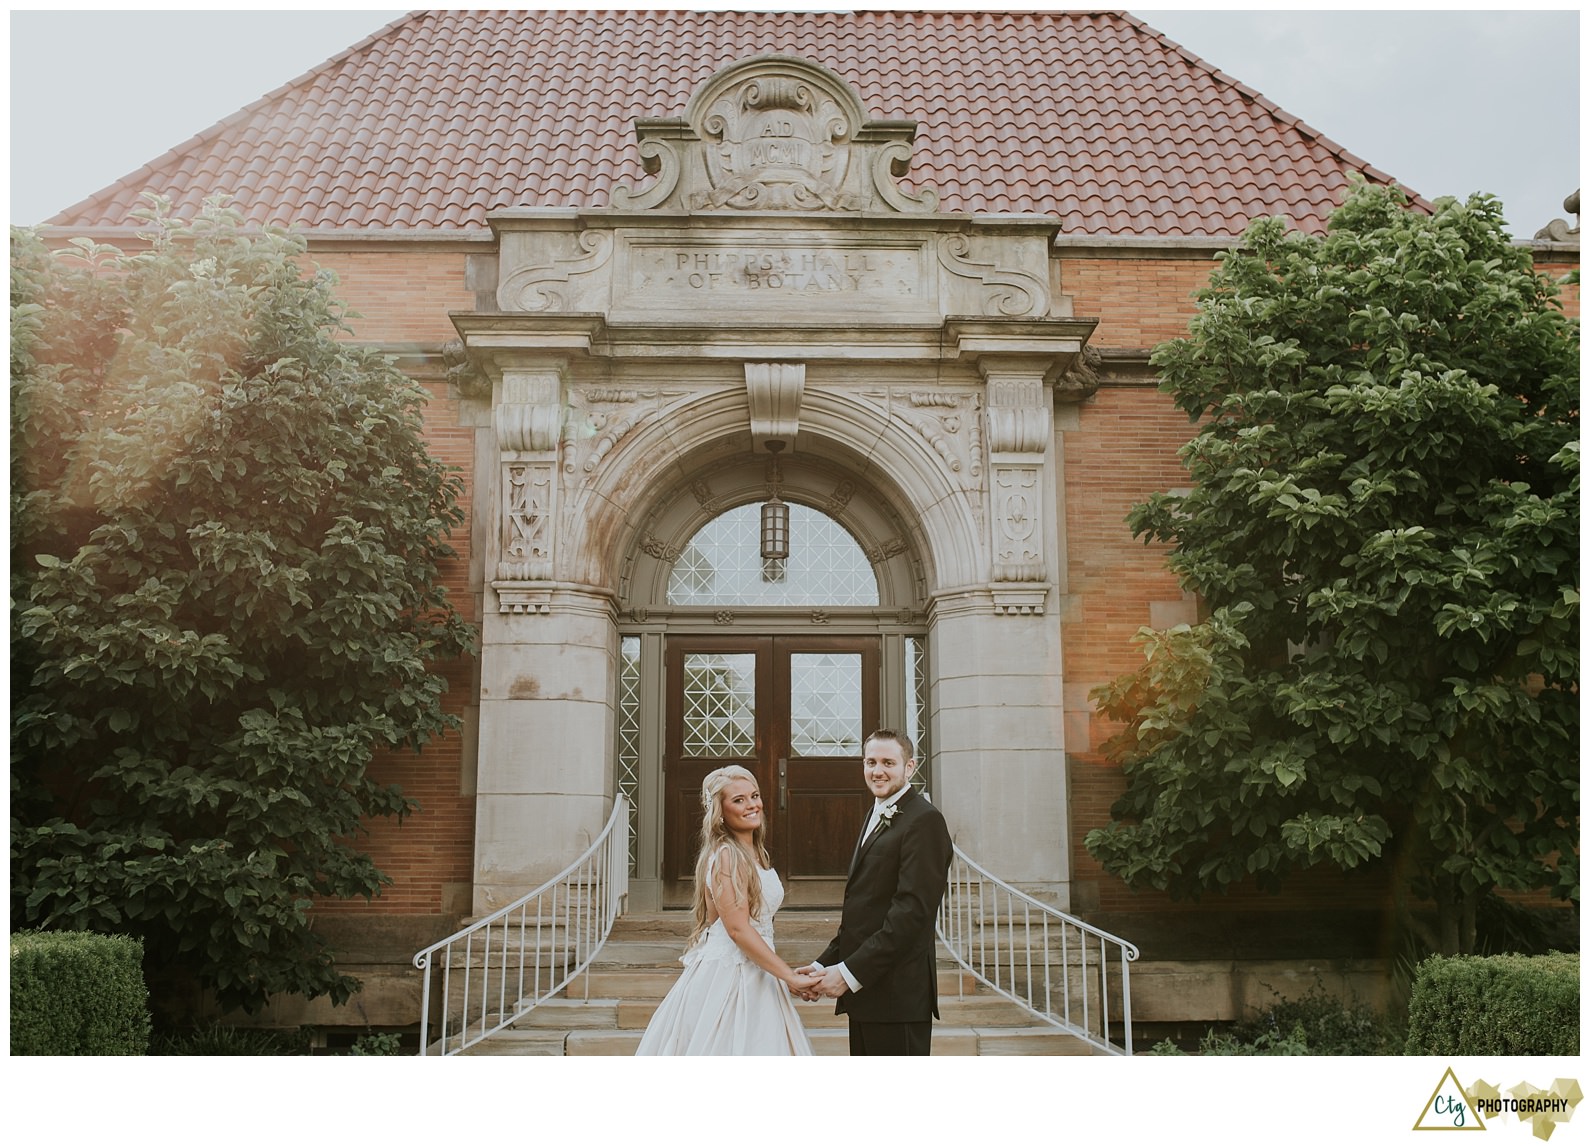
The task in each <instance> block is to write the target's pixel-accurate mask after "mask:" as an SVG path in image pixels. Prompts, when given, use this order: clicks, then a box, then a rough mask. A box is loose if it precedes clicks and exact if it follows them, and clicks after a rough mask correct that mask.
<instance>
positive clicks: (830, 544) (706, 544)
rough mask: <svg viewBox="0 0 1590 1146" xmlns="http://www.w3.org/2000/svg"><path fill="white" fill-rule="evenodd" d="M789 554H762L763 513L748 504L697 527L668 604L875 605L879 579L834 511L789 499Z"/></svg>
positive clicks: (671, 581) (677, 567)
mask: <svg viewBox="0 0 1590 1146" xmlns="http://www.w3.org/2000/svg"><path fill="white" fill-rule="evenodd" d="M789 510H790V526H789V529H790V555H789V557H788V558H785V559H780V560H775V561H764V560H763V559H762V549H761V514H760V510H759V507H758V506H757V505H755V504H754V503H753V504H749V505H742V506H739V507H737V508H735V509H731V510H729V511H728V512H727V513H722V514H719V515H718V516H717V517H715V518H713V519H712V520H711V521H709V522H707V524H706V525H704V526H702V527H701V529H700V530H698V531H697V532H696V535H695V536H694V537H692V538H691V539H690V543H689V544H688V545H687V546H685V550H684V552H683V553H682V554H681V555H680V557H679V560H678V561H676V562H675V563H674V567H673V570H672V571H671V572H670V574H669V576H668V603H669V604H670V605H767V606H777V605H876V604H877V603H878V579H877V577H876V576H875V575H874V574H873V571H872V563H871V562H870V561H868V560H867V555H866V554H865V553H863V552H862V549H861V546H860V545H858V544H857V543H856V539H855V538H854V537H852V536H851V535H850V533H849V532H848V531H846V529H845V527H844V526H842V525H840V524H839V523H838V522H837V521H835V520H834V519H833V518H831V517H829V516H827V515H826V514H824V513H820V512H818V511H817V510H815V509H812V508H811V507H810V506H805V505H793V504H792V505H791V506H790V507H789Z"/></svg>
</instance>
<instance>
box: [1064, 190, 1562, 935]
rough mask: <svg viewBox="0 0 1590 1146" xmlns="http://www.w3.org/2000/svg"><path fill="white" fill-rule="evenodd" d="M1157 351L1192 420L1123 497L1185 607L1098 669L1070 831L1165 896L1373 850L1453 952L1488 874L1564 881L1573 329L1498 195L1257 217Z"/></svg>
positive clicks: (1276, 876) (1365, 865)
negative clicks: (1170, 450) (1321, 228)
mask: <svg viewBox="0 0 1590 1146" xmlns="http://www.w3.org/2000/svg"><path fill="white" fill-rule="evenodd" d="M1153 363H1154V365H1155V367H1156V368H1157V369H1158V371H1159V376H1160V378H1161V387H1160V388H1161V389H1162V390H1163V391H1165V392H1166V393H1167V394H1169V395H1170V396H1171V397H1172V398H1173V400H1174V401H1175V403H1176V404H1177V406H1179V407H1180V408H1181V409H1183V410H1185V411H1186V412H1187V414H1188V415H1189V416H1190V417H1192V418H1194V419H1195V420H1197V421H1198V422H1199V431H1198V434H1197V435H1196V436H1195V437H1194V438H1193V439H1192V440H1191V441H1190V442H1188V444H1187V446H1186V447H1185V448H1184V449H1183V451H1182V454H1181V457H1182V460H1183V462H1184V464H1185V466H1186V468H1187V480H1186V482H1185V483H1184V484H1185V485H1186V486H1187V489H1186V491H1185V492H1181V493H1161V494H1155V495H1153V496H1152V497H1150V499H1149V500H1148V501H1147V502H1145V503H1143V504H1141V505H1139V506H1137V507H1136V508H1135V509H1134V510H1133V511H1132V512H1131V514H1130V515H1129V516H1128V518H1127V521H1128V524H1129V526H1130V528H1131V529H1132V531H1133V532H1134V534H1136V535H1137V536H1138V537H1140V538H1143V539H1144V540H1145V541H1151V542H1162V543H1165V544H1168V545H1170V546H1171V552H1170V554H1169V556H1168V562H1169V566H1170V569H1171V570H1172V571H1173V572H1174V573H1176V574H1177V576H1178V577H1179V578H1180V579H1181V582H1182V586H1183V588H1184V589H1187V590H1189V591H1190V592H1193V593H1196V594H1197V595H1198V597H1199V600H1200V602H1201V603H1202V604H1204V605H1206V606H1207V608H1208V616H1207V619H1206V620H1205V621H1203V622H1202V623H1200V624H1197V625H1191V626H1189V625H1178V626H1175V627H1173V628H1169V629H1165V630H1160V631H1154V630H1144V631H1143V634H1142V644H1143V652H1144V659H1143V661H1142V663H1141V665H1140V666H1139V668H1138V669H1137V670H1136V671H1135V672H1131V673H1128V674H1126V675H1125V676H1122V677H1120V678H1118V679H1117V680H1115V681H1114V682H1112V683H1110V684H1108V685H1106V686H1103V687H1101V688H1100V689H1099V690H1097V691H1096V693H1095V694H1094V695H1095V698H1096V699H1097V701H1098V705H1099V709H1100V711H1101V712H1102V713H1104V714H1105V715H1106V716H1108V717H1110V718H1112V719H1114V720H1118V721H1120V722H1122V723H1123V725H1124V728H1123V729H1122V731H1121V732H1120V733H1119V734H1118V735H1116V736H1115V737H1113V738H1112V739H1111V740H1110V741H1109V742H1108V743H1107V744H1106V745H1105V751H1106V752H1107V753H1108V754H1109V755H1110V757H1111V758H1112V759H1113V760H1115V761H1117V762H1119V763H1120V764H1121V766H1122V768H1123V775H1124V778H1125V781H1126V790H1125V792H1124V794H1123V795H1122V796H1121V798H1120V799H1119V800H1117V801H1116V803H1115V805H1114V806H1113V807H1112V809H1111V815H1112V817H1113V819H1112V821H1111V822H1110V823H1109V824H1108V825H1107V826H1105V827H1102V828H1097V829H1095V830H1093V831H1091V832H1089V833H1088V835H1087V839H1086V844H1087V848H1088V850H1089V852H1091V853H1092V855H1093V856H1094V857H1095V858H1096V859H1098V860H1099V861H1100V862H1101V863H1102V864H1103V865H1104V867H1105V869H1106V870H1107V871H1109V872H1110V873H1111V874H1113V875H1117V876H1119V877H1120V878H1122V879H1123V880H1125V881H1126V882H1127V883H1128V884H1130V885H1131V886H1132V887H1134V888H1156V889H1160V890H1165V891H1169V892H1171V893H1172V894H1174V895H1186V896H1190V897H1196V896H1198V895H1200V894H1202V893H1204V892H1207V891H1224V890H1228V889H1230V888H1232V887H1235V886H1237V885H1239V884H1246V885H1249V886H1252V885H1257V886H1258V887H1260V888H1264V889H1274V888H1278V887H1280V886H1282V885H1284V884H1285V882H1286V881H1287V880H1288V879H1290V878H1291V877H1292V876H1293V875H1295V874H1296V873H1298V872H1301V871H1304V870H1306V869H1309V868H1315V867H1318V868H1322V869H1326V870H1330V869H1335V870H1340V871H1352V870H1365V869H1369V870H1376V871H1380V872H1385V873H1388V874H1390V875H1391V876H1392V877H1393V878H1394V879H1395V881H1396V882H1395V885H1394V887H1393V888H1392V890H1393V892H1394V893H1395V894H1397V895H1400V896H1403V897H1405V898H1407V899H1409V900H1412V901H1419V902H1421V903H1428V905H1429V906H1430V908H1431V911H1432V915H1433V922H1434V927H1432V928H1430V929H1429V934H1428V935H1427V936H1425V937H1424V941H1425V942H1426V944H1427V945H1428V946H1429V947H1430V949H1431V950H1434V951H1439V952H1441V953H1442V954H1447V955H1453V954H1459V953H1464V954H1472V953H1475V952H1476V951H1478V950H1479V948H1478V945H1477V943H1478V919H1477V916H1478V911H1479V906H1480V904H1481V903H1482V902H1483V901H1484V900H1485V899H1486V897H1487V896H1489V895H1490V894H1491V893H1492V889H1495V888H1501V889H1504V890H1511V891H1530V890H1535V889H1544V890H1549V891H1550V892H1551V893H1552V894H1553V895H1554V896H1557V897H1559V898H1563V899H1567V900H1571V901H1577V900H1578V897H1579V862H1578V844H1579V823H1578V809H1579V752H1578V745H1579V703H1580V688H1579V559H1578V554H1579V500H1580V497H1579V328H1578V323H1577V321H1576V320H1573V319H1570V318H1568V317H1567V316H1566V315H1565V314H1564V313H1563V309H1562V302H1561V299H1560V297H1559V292H1558V288H1557V286H1556V285H1555V284H1554V283H1552V282H1551V281H1549V280H1548V279H1547V278H1545V277H1544V276H1542V275H1540V274H1538V273H1537V272H1536V271H1535V269H1534V267H1533V265H1532V264H1531V261H1530V254H1529V251H1528V250H1527V249H1525V248H1522V247H1519V246H1517V245H1516V244H1514V243H1513V241H1512V238H1511V236H1509V235H1508V233H1507V231H1506V229H1505V227H1504V226H1503V219H1502V209H1501V204H1500V203H1498V202H1497V201H1496V200H1495V199H1493V198H1491V197H1489V196H1485V195H1477V196H1474V197H1472V198H1470V199H1469V200H1468V201H1467V202H1466V203H1459V202H1457V201H1456V200H1453V199H1442V200H1439V201H1438V202H1437V203H1436V204H1435V205H1434V209H1433V211H1432V212H1428V213H1427V212H1426V211H1425V210H1423V209H1417V210H1416V209H1410V208H1409V207H1408V206H1407V205H1406V203H1405V202H1404V201H1403V200H1402V198H1401V196H1400V194H1399V193H1397V192H1395V191H1390V190H1387V189H1384V188H1372V187H1368V186H1363V187H1360V188H1358V189H1357V190H1354V191H1352V192H1350V193H1349V194H1348V196H1347V198H1346V200H1345V201H1344V202H1343V204H1342V205H1341V207H1340V208H1338V209H1337V210H1336V211H1335V212H1334V213H1333V214H1332V215H1331V219H1330V224H1329V229H1328V231H1327V233H1326V234H1324V235H1309V234H1304V233H1301V232H1298V231H1289V230H1288V229H1287V225H1286V224H1285V222H1284V221H1282V220H1279V219H1268V220H1261V221H1259V222H1256V223H1254V224H1253V225H1252V226H1251V227H1250V228H1249V229H1248V232H1247V234H1246V236H1245V238H1244V240H1243V245H1242V248H1241V249H1240V250H1236V251H1232V252H1228V253H1226V254H1224V255H1222V256H1221V258H1220V266H1219V268H1218V269H1217V270H1216V271H1215V273H1214V275H1213V277H1212V278H1211V280H1210V285H1209V286H1208V287H1207V288H1205V289H1204V290H1202V291H1200V292H1199V294H1198V307H1197V314H1196V315H1195V317H1194V318H1193V319H1192V322H1191V324H1190V328H1189V337H1188V338H1185V339H1180V340H1177V341H1173V342H1167V343H1164V344H1162V345H1161V346H1159V347H1158V348H1157V349H1156V350H1155V352H1154V355H1153ZM1412 922H1413V923H1414V924H1415V925H1420V926H1422V924H1423V920H1422V918H1420V917H1415V919H1414V920H1413V921H1412Z"/></svg>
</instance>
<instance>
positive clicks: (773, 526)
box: [762, 493, 789, 561]
mask: <svg viewBox="0 0 1590 1146" xmlns="http://www.w3.org/2000/svg"><path fill="white" fill-rule="evenodd" d="M788 556H789V506H787V505H785V504H784V503H783V502H782V501H781V500H779V496H778V494H776V493H775V494H773V495H772V496H771V497H769V498H768V499H767V500H766V501H764V502H763V503H762V560H764V561H774V560H778V561H782V560H784V559H785V558H787V557H788Z"/></svg>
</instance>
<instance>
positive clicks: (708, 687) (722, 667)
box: [684, 653, 756, 759]
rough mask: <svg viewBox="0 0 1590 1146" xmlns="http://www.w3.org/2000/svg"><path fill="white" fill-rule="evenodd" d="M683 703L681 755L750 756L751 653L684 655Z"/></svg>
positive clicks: (753, 723) (753, 677) (752, 740)
mask: <svg viewBox="0 0 1590 1146" xmlns="http://www.w3.org/2000/svg"><path fill="white" fill-rule="evenodd" d="M684 701H685V709H684V754H685V755H686V756H697V757H702V756H704V757H707V758H708V759H723V758H726V757H737V756H738V757H744V756H751V755H754V754H755V752H756V654H755V653H687V654H686V655H685V697H684Z"/></svg>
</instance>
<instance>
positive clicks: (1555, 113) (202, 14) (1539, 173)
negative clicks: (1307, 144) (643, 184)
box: [7, 3, 1580, 238]
mask: <svg viewBox="0 0 1590 1146" xmlns="http://www.w3.org/2000/svg"><path fill="white" fill-rule="evenodd" d="M751 6H752V5H744V4H742V5H737V7H740V8H742V9H743V8H746V7H751ZM956 6H958V7H961V8H965V7H968V5H965V4H964V3H962V4H960V5H956ZM912 7H939V6H938V5H913V6H912ZM1016 7H1022V5H1017V6H1016ZM1132 12H1133V14H1134V15H1136V16H1137V17H1138V18H1140V19H1142V20H1143V21H1144V22H1145V23H1147V24H1149V25H1150V26H1151V27H1153V28H1155V29H1157V30H1158V31H1160V32H1162V33H1164V34H1165V35H1166V36H1168V37H1169V38H1170V39H1172V40H1174V41H1176V42H1178V43H1180V44H1181V45H1182V46H1183V47H1185V48H1187V49H1188V50H1189V51H1191V52H1193V53H1194V54H1196V55H1198V56H1200V57H1202V58H1203V59H1204V60H1205V61H1206V62H1207V63H1209V64H1211V65H1213V66H1215V67H1217V68H1219V69H1220V70H1221V71H1224V72H1225V73H1226V74H1228V75H1230V76H1232V77H1234V78H1236V79H1237V80H1240V81H1241V82H1243V83H1245V84H1247V85H1248V86H1249V87H1250V88H1254V89H1256V90H1257V91H1259V92H1261V93H1263V94H1264V95H1265V96H1266V97H1268V98H1269V99H1270V100H1272V101H1273V102H1274V103H1276V104H1278V105H1279V106H1280V107H1282V108H1283V109H1285V110H1286V111H1287V112H1289V113H1290V114H1292V115H1294V116H1297V117H1298V118H1299V119H1302V120H1303V121H1304V122H1306V123H1308V124H1309V125H1311V126H1312V127H1314V128H1315V129H1316V130H1318V131H1320V132H1323V133H1324V134H1325V135H1327V136H1329V137H1330V138H1331V139H1333V140H1334V141H1335V142H1336V143H1338V144H1340V145H1341V146H1342V147H1344V148H1346V149H1347V150H1348V151H1350V152H1352V153H1353V154H1355V155H1357V156H1358V157H1359V158H1361V159H1363V160H1364V161H1365V162H1367V163H1369V164H1371V165H1373V166H1375V167H1378V168H1379V169H1380V170H1382V171H1384V172H1386V173H1388V174H1390V175H1392V176H1394V177H1395V178H1397V179H1399V180H1401V181H1402V182H1403V183H1404V184H1405V185H1406V186H1409V187H1411V188H1412V189H1413V190H1414V191H1416V192H1418V193H1419V194H1421V195H1424V196H1425V197H1426V198H1430V199H1434V198H1436V197H1438V196H1442V195H1457V196H1460V197H1462V196H1467V195H1469V194H1471V193H1473V192H1476V191H1485V192H1489V193H1492V194H1495V195H1497V196H1499V197H1500V198H1501V200H1502V202H1503V205H1504V208H1505V213H1506V217H1507V220H1508V223H1509V225H1510V228H1511V230H1512V232H1513V234H1514V235H1515V237H1518V238H1529V237H1530V236H1532V235H1533V234H1534V233H1535V232H1536V231H1537V230H1539V229H1540V228H1541V227H1543V226H1545V225H1546V224H1547V223H1548V222H1550V221H1551V220H1553V219H1558V218H1568V219H1569V220H1570V222H1571V221H1572V219H1571V217H1570V216H1568V215H1567V214H1566V212H1564V210H1563V208H1562V200H1563V198H1564V197H1565V196H1566V195H1567V194H1568V193H1569V192H1571V191H1573V190H1574V189H1575V188H1577V187H1578V186H1579V174H1578V172H1579V132H1580V124H1579V44H1580V18H1579V13H1578V11H1577V9H1573V8H1567V7H1563V8H1560V9H1559V10H1555V11H1511V10H1510V11H1485V10H1464V11H1450V10H1437V9H1429V10H1420V11H1396V12H1368V11H1346V10H1339V11H1319V12H1284V13H1283V12H1272V11H1264V10H1248V11H1205V10H1194V9H1175V10H1161V9H1153V10H1147V9H1145V10H1136V9H1133V10H1132ZM401 15H403V11H402V10H399V9H373V8H372V9H363V10H352V11H329V12H312V13H311V12H307V11H301V10H289V9H279V10H273V11H247V12H214V11H205V10H191V11H159V12H147V11H133V10H116V11H94V12H92V13H89V12H82V11H74V10H70V9H60V10H55V11H51V12H42V11H15V10H13V11H12V12H11V13H10V20H9V34H10V50H11V151H10V156H11V180H10V200H9V203H8V205H7V206H8V210H7V217H8V219H9V220H10V221H11V222H12V223H16V224H22V225H30V224H34V223H40V222H43V221H44V220H45V219H47V218H48V217H49V216H51V215H53V214H55V213H56V212H58V211H60V210H63V209H64V208H66V207H69V206H72V205H73V204H75V203H77V202H79V201H80V200H82V199H84V198H86V197H88V196H89V195H90V194H92V193H93V192H95V191H97V190H99V189H101V188H102V187H105V186H108V185H109V184H111V183H113V182H115V181H116V180H118V179H120V178H121V177H122V176H124V175H126V174H128V173H130V172H132V171H134V170H136V169H137V168H139V167H140V166H142V165H143V164H145V163H147V162H149V161H150V160H153V159H155V158H157V157H158V156H160V155H162V154H163V153H165V152H166V151H167V150H169V149H171V148H174V147H177V146H179V145H181V144H182V143H183V142H185V141H186V140H188V139H189V138H191V137H192V136H194V135H196V134H198V133H199V132H201V131H203V130H205V129H206V128H208V127H210V126H211V125H212V124H214V123H216V122H218V121H219V120H221V119H224V118H225V117H226V116H228V115H230V114H232V113H233V112H234V111H237V110H238V109H239V108H241V107H243V106H245V105H246V104H249V103H251V102H253V101H254V100H256V99H258V98H259V97H261V96H263V95H265V94H266V93H267V92H270V91H272V90H274V89H275V88H277V87H280V86H281V85H283V84H285V83H288V82H290V81H292V80H294V79H296V78H298V77H299V76H300V75H302V74H303V73H305V72H307V71H309V70H311V69H313V68H315V67H317V66H318V65H319V64H321V63H323V62H325V61H326V60H327V59H329V58H330V57H332V56H333V55H336V54H337V53H338V52H340V51H342V50H343V49H344V48H347V47H350V46H351V45H353V44H354V43H356V42H357V41H359V40H361V39H363V38H364V37H365V36H367V35H369V34H371V33H373V32H375V31H377V30H379V29H380V28H382V27H384V26H385V25H386V24H388V23H390V22H391V21H392V20H394V19H397V18H398V17H400V16H401Z"/></svg>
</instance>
